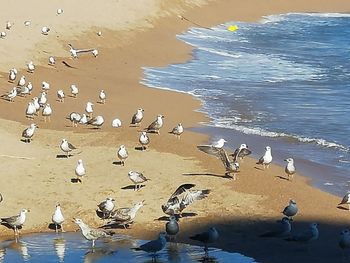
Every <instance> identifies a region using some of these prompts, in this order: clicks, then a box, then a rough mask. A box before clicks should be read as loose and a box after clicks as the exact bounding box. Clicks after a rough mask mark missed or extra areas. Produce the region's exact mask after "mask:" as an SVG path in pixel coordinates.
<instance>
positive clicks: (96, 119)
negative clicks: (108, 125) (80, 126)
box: [86, 115, 105, 129]
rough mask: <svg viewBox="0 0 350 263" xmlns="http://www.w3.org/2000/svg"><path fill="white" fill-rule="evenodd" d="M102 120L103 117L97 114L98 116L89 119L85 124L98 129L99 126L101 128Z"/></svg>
mask: <svg viewBox="0 0 350 263" xmlns="http://www.w3.org/2000/svg"><path fill="white" fill-rule="evenodd" d="M104 122H105V120H104V119H103V117H102V116H101V115H98V116H96V117H94V118H92V119H91V120H89V121H88V122H87V123H86V124H87V125H92V126H95V127H94V128H96V129H99V128H101V126H102V125H103V123H104Z"/></svg>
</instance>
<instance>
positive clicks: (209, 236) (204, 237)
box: [190, 227, 219, 258]
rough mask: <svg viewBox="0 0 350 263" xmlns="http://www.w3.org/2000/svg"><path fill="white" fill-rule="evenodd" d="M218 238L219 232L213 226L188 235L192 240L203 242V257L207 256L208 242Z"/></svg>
mask: <svg viewBox="0 0 350 263" xmlns="http://www.w3.org/2000/svg"><path fill="white" fill-rule="evenodd" d="M218 238H219V233H218V231H217V230H216V228H215V227H211V228H209V230H208V231H205V232H203V233H200V234H197V235H194V236H191V237H190V239H192V240H196V241H199V242H201V243H204V252H205V258H208V251H209V249H208V244H210V243H214V242H215V241H216V240H217V239H218Z"/></svg>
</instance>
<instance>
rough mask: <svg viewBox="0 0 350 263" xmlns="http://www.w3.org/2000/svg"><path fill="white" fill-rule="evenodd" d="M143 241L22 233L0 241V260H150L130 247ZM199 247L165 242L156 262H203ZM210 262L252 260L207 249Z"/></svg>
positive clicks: (248, 262) (75, 262) (139, 262)
mask: <svg viewBox="0 0 350 263" xmlns="http://www.w3.org/2000/svg"><path fill="white" fill-rule="evenodd" d="M145 242H146V241H144V240H136V239H132V238H130V237H128V236H116V237H113V239H110V240H105V241H104V240H98V241H97V242H96V246H95V248H94V249H92V248H91V242H89V241H87V240H85V239H84V238H83V237H82V235H81V233H63V234H55V233H46V234H33V235H25V236H22V237H21V238H20V240H17V241H16V240H13V239H10V240H5V241H0V262H4V263H6V262H35V263H41V262H42V263H44V262H45V263H49V262H50V263H51V262H52V263H54V262H65V263H78V262H84V263H85V262H86V263H88V262H89V263H92V262H94V263H104V262H135V263H144V262H152V258H151V256H150V255H148V254H147V253H145V252H142V251H135V250H133V249H131V248H135V247H138V246H140V245H142V244H144V243H145ZM203 256H204V252H203V248H201V247H198V246H191V245H187V244H181V243H167V246H166V247H165V248H164V250H162V251H160V252H159V253H158V254H157V261H156V262H159V263H162V262H169V263H191V262H203ZM209 257H210V259H211V261H210V262H217V263H219V262H220V263H226V262H227V263H229V262H237V263H238V262H239V263H252V262H255V261H254V260H253V259H252V258H249V257H246V256H243V255H241V254H239V253H229V252H225V251H223V250H220V249H216V248H210V249H209Z"/></svg>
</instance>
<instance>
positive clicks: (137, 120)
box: [130, 108, 144, 126]
mask: <svg viewBox="0 0 350 263" xmlns="http://www.w3.org/2000/svg"><path fill="white" fill-rule="evenodd" d="M143 112H144V110H143V109H141V108H139V109H138V110H137V111H136V113H135V114H134V115H133V116H132V119H131V123H130V124H132V125H135V126H139V125H140V124H141V122H142V119H143Z"/></svg>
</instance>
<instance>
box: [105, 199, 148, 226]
mask: <svg viewBox="0 0 350 263" xmlns="http://www.w3.org/2000/svg"><path fill="white" fill-rule="evenodd" d="M144 203H145V201H144V200H143V201H141V202H138V203H136V204H135V205H134V206H133V207H126V208H117V209H115V210H114V211H113V212H112V213H111V215H110V218H111V221H109V222H108V223H107V225H121V226H123V227H124V228H125V229H126V227H127V226H129V225H130V224H131V223H133V222H134V219H135V217H136V214H137V212H138V211H139V209H140V208H141V207H143V205H144Z"/></svg>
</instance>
